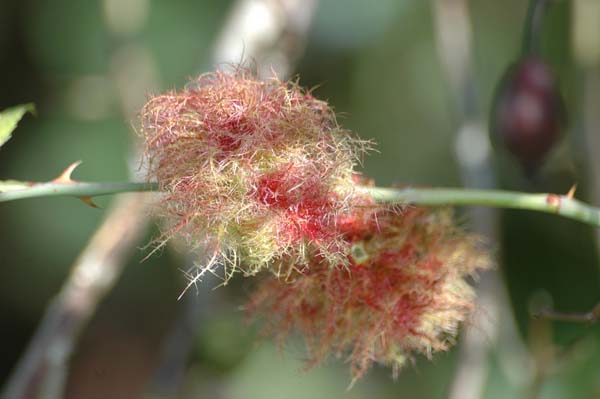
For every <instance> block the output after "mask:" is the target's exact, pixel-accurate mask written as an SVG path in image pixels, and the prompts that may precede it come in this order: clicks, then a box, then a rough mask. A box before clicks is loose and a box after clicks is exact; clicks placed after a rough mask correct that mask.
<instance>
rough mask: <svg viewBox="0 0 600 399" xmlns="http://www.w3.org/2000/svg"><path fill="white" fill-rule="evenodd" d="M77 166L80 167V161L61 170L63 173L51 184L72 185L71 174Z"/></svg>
mask: <svg viewBox="0 0 600 399" xmlns="http://www.w3.org/2000/svg"><path fill="white" fill-rule="evenodd" d="M79 165H81V161H76V162H73V163H72V164H71V165H69V166H67V168H66V169H65V170H63V172H62V173H61V174H60V175H58V177H57V178H56V179H54V180H52V183H62V184H70V183H73V180H72V179H71V174H72V173H73V171H74V170H75V168H77V167H78V166H79ZM84 202H85V201H84Z"/></svg>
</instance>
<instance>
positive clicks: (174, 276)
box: [0, 0, 600, 399]
mask: <svg viewBox="0 0 600 399" xmlns="http://www.w3.org/2000/svg"><path fill="white" fill-rule="evenodd" d="M115 4H121V6H120V7H117V6H116V5H115ZM123 4H125V5H126V6H123ZM230 6H231V2H229V1H219V0H203V1H200V0H198V1H191V0H189V1H184V0H174V1H168V2H167V1H159V0H122V1H121V2H119V1H118V0H104V1H78V0H54V1H51V2H49V1H39V0H37V1H35V0H2V1H1V2H0V60H1V62H0V72H1V73H0V108H5V107H8V106H11V105H15V104H19V103H24V102H34V103H35V104H36V105H37V109H38V112H37V116H36V117H31V116H28V117H26V118H25V120H24V121H23V122H22V123H21V125H20V126H19V128H18V130H17V131H16V134H15V136H14V137H13V139H12V140H11V141H10V142H9V143H8V144H6V145H5V146H4V147H3V148H2V150H1V151H0V179H9V178H10V179H22V180H34V181H36V180H38V181H43V180H49V179H51V178H53V177H55V176H56V175H57V174H58V173H59V172H60V171H61V170H62V169H64V167H66V166H67V165H68V164H70V163H71V162H73V161H76V160H79V159H81V160H83V165H82V166H81V167H80V168H79V169H78V171H77V172H76V174H75V177H76V178H79V179H82V180H91V181H103V180H104V181H109V180H123V179H127V178H128V160H129V159H130V158H131V154H132V148H131V144H132V142H133V140H132V137H133V135H132V132H133V128H132V126H135V124H136V120H135V109H136V107H137V106H139V105H140V104H141V103H142V102H143V99H144V93H151V92H157V91H161V90H166V89H170V88H178V87H182V86H183V85H184V84H185V82H186V81H187V79H188V78H189V77H192V76H194V75H196V74H198V73H200V72H203V71H208V70H211V69H212V68H213V65H211V61H210V60H211V51H212V49H213V42H214V40H215V38H216V36H217V34H218V33H219V30H220V29H221V27H222V24H223V21H224V18H225V17H226V15H227V12H228V10H229V8H230ZM469 6H470V12H471V18H472V24H473V40H474V42H473V47H474V48H473V63H474V68H473V76H472V79H473V80H474V81H475V82H476V84H477V87H478V90H479V97H478V98H479V104H478V105H479V107H481V109H483V110H488V109H489V108H490V104H491V102H492V97H493V92H494V88H495V85H496V83H497V82H498V80H499V78H500V77H501V75H502V73H503V71H504V69H505V68H506V67H507V65H508V64H509V63H510V62H512V61H514V59H515V57H516V55H517V53H518V50H519V48H520V35H521V30H522V25H523V20H524V17H525V12H526V8H527V5H526V2H524V1H523V0H505V1H497V0H496V1H494V0H479V1H471V2H469ZM115 9H116V10H118V12H117V11H114V10H115ZM124 10H125V11H124ZM571 12H572V10H571V4H570V2H569V1H560V2H557V3H556V4H555V5H554V6H553V7H552V10H551V13H550V15H549V16H548V23H547V24H546V28H545V33H544V43H545V45H544V50H543V54H544V56H545V58H546V59H547V60H548V61H549V62H550V63H551V64H552V65H553V66H554V67H555V70H556V71H557V72H558V74H559V76H560V84H561V88H562V90H563V93H564V95H565V99H566V104H567V109H568V112H569V122H570V123H569V126H570V128H569V131H568V135H567V136H566V138H565V140H563V142H561V144H560V146H559V147H558V148H557V149H556V151H555V153H554V154H553V155H552V156H551V157H550V158H549V161H548V162H547V164H546V165H545V166H544V168H543V169H542V171H541V173H540V176H539V177H538V178H537V179H536V180H535V182H531V181H529V180H527V179H525V178H524V177H523V176H521V175H520V172H519V169H518V167H517V166H516V165H515V164H513V163H512V161H511V160H510V158H507V157H505V156H503V155H502V154H500V156H499V161H498V162H497V166H498V167H497V173H498V176H499V181H500V186H501V187H502V188H508V189H519V190H525V191H553V192H566V191H567V190H568V189H569V187H570V186H571V185H572V184H573V183H578V184H579V188H578V197H579V198H581V199H583V200H591V199H590V196H589V195H588V192H589V191H590V187H591V186H592V185H591V183H593V182H590V181H589V176H592V175H593V174H592V173H590V171H589V170H588V164H589V162H588V160H586V158H585V151H584V147H585V143H584V138H583V137H582V133H581V129H580V125H581V118H582V117H583V116H582V111H581V109H582V104H581V102H582V100H581V91H582V89H581V88H582V85H583V83H582V77H581V76H582V73H583V72H582V70H581V66H580V65H578V64H577V62H576V61H575V60H574V58H573V55H572V54H573V52H572V49H571V41H570V38H571V31H572V24H573V22H572V18H571ZM599 17H600V16H599ZM599 21H600V19H599ZM296 72H297V73H298V74H299V76H300V82H301V84H302V85H304V86H306V87H312V86H316V85H319V88H318V89H317V90H316V95H317V96H318V97H320V98H323V99H327V100H329V101H330V102H331V103H332V104H333V106H334V107H335V109H336V110H337V111H338V112H340V113H342V115H343V116H341V117H340V120H341V123H342V124H343V125H344V126H345V127H347V128H349V129H351V130H353V131H356V132H357V133H358V134H359V135H360V136H361V137H363V138H366V139H373V140H374V141H375V142H377V143H378V149H379V152H377V153H374V154H372V155H371V156H370V157H368V158H367V159H366V160H365V165H364V169H365V173H366V174H368V175H370V176H372V177H374V178H375V179H376V180H377V182H378V183H379V184H381V185H389V184H392V183H402V184H409V185H416V186H459V185H460V184H461V180H460V170H459V166H458V164H457V162H456V160H455V155H454V150H453V146H454V137H455V134H456V129H457V128H458V120H457V118H458V116H457V115H456V114H455V108H454V106H453V105H452V97H451V95H450V92H449V86H448V83H447V82H446V79H445V76H444V73H443V68H442V66H441V62H440V59H439V55H438V52H437V49H436V39H435V31H434V20H433V18H432V8H431V2H428V1H423V0H378V1H377V2H367V1H364V0H323V1H321V2H320V4H319V6H318V9H317V12H316V16H315V20H314V23H313V25H312V27H311V30H310V34H309V37H308V42H307V49H306V52H305V54H304V56H303V57H302V59H301V60H300V63H299V65H298V67H297V69H296ZM148 81H151V82H153V85H152V87H142V88H140V87H139V86H140V85H141V84H143V82H148ZM123 88H126V89H125V90H124V89H123ZM596 105H597V106H600V104H596ZM596 184H599V183H596ZM110 200H111V199H110V198H101V199H99V200H98V202H99V203H100V204H101V205H102V206H104V207H106V206H108V204H109V202H110ZM105 212H106V211H105V210H103V209H100V210H98V209H92V208H89V207H87V206H85V205H83V204H82V203H80V202H78V201H76V200H73V199H68V198H67V199H65V198H44V199H34V200H25V201H19V202H15V203H5V204H1V205H0V320H1V322H0V323H1V329H0V331H1V334H2V344H1V345H0V348H1V354H2V355H1V356H0V377H2V381H4V380H5V379H6V378H7V377H8V375H9V373H10V370H11V369H12V367H13V366H14V365H15V363H16V361H17V359H18V358H19V355H20V354H22V352H23V351H24V349H25V347H26V344H27V342H28V340H29V338H30V337H31V335H32V334H33V332H34V331H35V328H36V326H37V323H38V322H39V320H40V318H41V316H42V314H43V312H44V310H45V307H46V306H47V304H48V302H49V300H50V299H51V298H53V296H54V295H56V294H57V292H58V291H59V289H60V287H61V284H62V282H63V281H64V279H65V278H66V276H67V274H68V272H69V268H70V266H71V265H72V263H73V261H74V260H75V259H76V257H77V255H78V253H79V251H80V250H81V248H83V247H84V246H85V244H86V242H87V241H88V239H89V238H90V236H91V235H92V234H93V232H94V229H95V228H96V226H97V225H98V224H99V223H100V221H101V220H102V217H103V215H104V214H105ZM501 221H502V231H501V234H500V237H501V240H500V241H499V242H495V243H492V247H493V248H495V251H496V252H497V253H498V254H499V256H500V262H499V263H500V264H499V265H498V268H497V272H498V273H499V274H500V275H501V278H502V281H503V283H505V286H506V289H507V292H508V294H509V299H510V307H509V308H508V309H507V310H508V311H509V312H511V313H509V315H510V314H512V315H514V319H515V321H516V335H515V336H514V338H515V339H517V340H519V342H520V346H519V345H517V346H515V345H511V346H504V345H505V344H506V343H505V342H504V341H503V340H502V339H495V338H494V337H487V336H486V337H484V341H486V342H487V343H488V344H489V345H490V346H492V350H491V352H490V354H489V355H488V356H486V363H485V367H487V370H488V372H489V374H488V377H487V379H486V384H485V388H484V393H483V395H484V397H485V398H512V397H530V396H529V395H530V393H531V392H532V389H533V388H532V385H535V386H536V388H535V389H536V390H537V391H538V392H539V396H540V397H543V398H594V397H596V398H597V397H600V342H599V341H598V339H599V338H600V331H599V329H598V326H588V325H577V324H566V323H554V324H549V323H543V322H542V323H541V326H540V325H539V324H540V323H536V322H533V321H532V320H531V319H530V316H529V311H530V305H531V302H532V300H533V301H535V300H536V299H535V298H540V297H542V298H546V299H544V301H546V302H548V301H550V300H551V303H552V305H553V306H554V307H555V308H556V309H559V310H562V311H568V312H584V311H588V310H589V309H591V308H592V307H593V306H594V304H595V303H596V302H597V301H599V300H600V295H599V292H600V290H599V283H600V280H599V275H598V271H599V269H598V258H597V248H596V241H595V236H594V233H595V232H594V231H593V230H592V229H590V228H588V227H586V226H582V225H580V224H578V223H576V222H571V221H567V220H561V219H559V218H557V217H554V216H551V215H539V214H533V213H525V212H516V211H514V212H513V211H504V212H502V214H501ZM150 234H154V233H150ZM150 238H151V235H149V236H148V238H147V239H146V241H148V240H150ZM145 253H146V252H144V251H143V250H139V251H137V252H136V253H135V255H134V257H133V259H131V262H130V264H129V265H128V266H127V268H126V269H125V273H124V275H123V276H122V278H121V279H120V280H119V283H118V285H117V286H116V287H115V289H114V290H113V291H112V293H111V294H110V296H109V297H108V298H107V300H106V301H105V302H103V303H102V304H101V307H100V309H99V311H98V312H97V313H96V315H95V316H94V318H93V320H92V322H91V324H90V325H89V327H88V328H87V329H86V331H85V332H84V334H83V336H82V338H81V340H80V342H79V345H78V348H77V351H76V354H75V356H74V358H73V361H72V363H71V369H70V371H69V380H68V387H67V396H68V397H71V398H87V397H112V398H117V397H140V396H141V395H142V394H145V395H148V396H150V395H152V394H159V393H160V390H158V389H157V390H155V389H154V388H153V382H152V381H153V379H156V378H158V377H157V376H156V370H157V368H158V366H159V364H160V363H161V358H160V356H161V345H162V342H164V339H165V337H166V336H167V335H168V334H169V331H170V330H171V328H172V326H173V324H174V323H176V321H177V320H178V319H179V318H180V317H181V314H184V313H185V312H186V310H185V309H182V308H183V307H184V305H183V303H182V302H177V300H176V299H177V296H178V294H179V292H180V291H181V289H182V287H183V286H184V284H185V280H184V279H183V276H182V273H181V272H180V271H179V269H180V268H185V262H186V260H185V257H184V256H183V255H182V254H181V253H179V252H177V251H174V250H170V249H169V250H166V251H164V252H163V253H162V254H161V255H160V256H153V257H151V258H150V259H149V260H147V261H145V262H143V263H141V262H140V260H141V259H142V258H143V256H144V254H145ZM247 290H248V288H247V286H246V283H245V282H243V281H237V282H236V283H235V284H233V285H232V286H231V287H226V288H221V289H219V290H216V291H212V290H208V292H206V293H203V294H202V295H200V296H198V297H194V294H193V293H192V292H191V293H190V294H188V295H191V296H192V298H191V299H188V301H190V302H194V303H196V305H197V309H198V312H200V313H202V315H201V316H198V318H197V320H198V322H197V326H196V328H195V329H194V332H193V335H194V339H193V347H192V349H191V352H190V355H189V358H188V359H187V362H186V367H185V369H184V375H183V376H182V379H181V384H180V386H178V387H177V389H176V390H175V392H171V393H165V394H164V395H165V397H182V398H187V397H210V398H232V399H233V398H247V399H249V398H260V399H269V398H284V397H285V398H314V399H316V398H324V399H325V398H337V397H340V398H341V397H344V398H362V397H369V398H392V397H393V398H398V397H406V398H442V397H447V395H448V389H449V388H448V387H449V385H450V384H451V381H452V379H453V378H454V372H455V370H456V367H457V365H458V363H459V362H460V361H461V360H460V356H459V350H456V349H455V350H452V351H450V352H449V353H447V354H438V355H436V356H434V358H433V361H429V360H427V359H422V358H420V359H417V361H416V362H415V363H414V364H410V365H408V366H407V367H406V368H405V369H404V370H403V372H402V373H401V375H400V378H399V379H398V380H397V381H396V382H394V381H392V379H391V373H390V371H389V370H386V369H383V368H377V367H376V368H375V369H374V370H372V372H370V373H369V374H368V375H367V376H366V377H365V378H364V379H363V380H361V381H360V382H359V383H358V384H357V385H356V386H355V387H354V388H353V389H352V390H350V391H346V387H347V386H348V383H349V381H350V379H349V374H348V370H347V368H346V366H345V365H344V364H343V361H342V360H340V359H332V360H331V361H329V362H327V363H326V364H324V365H322V366H321V367H318V368H316V369H314V370H311V371H309V372H304V371H302V367H303V363H302V361H303V355H302V350H301V345H300V344H299V343H297V344H294V343H292V344H291V345H290V347H288V348H286V350H285V351H284V353H278V352H277V350H276V348H275V347H274V346H273V345H272V344H271V343H269V342H261V341H260V340H257V335H256V331H255V330H256V329H255V328H252V327H249V326H247V325H246V324H245V322H244V318H243V314H242V312H241V311H240V310H239V306H240V305H241V304H243V301H244V298H245V297H246V295H247ZM186 306H187V305H186ZM491 322H492V323H494V320H491ZM475 330H476V328H475ZM506 345H508V344H506ZM536 345H537V346H536ZM539 347H542V349H541V352H542V353H546V352H552V353H553V354H554V355H553V356H551V364H549V365H547V366H548V371H547V372H545V373H543V378H541V377H540V378H537V379H536V377H531V376H532V375H534V376H538V377H539V375H540V373H536V371H535V370H534V369H535V368H536V367H539V364H538V363H539V362H538V363H536V353H540V349H539ZM514 348H521V350H522V353H517V354H515V358H519V359H525V362H523V361H517V360H515V361H514V362H512V363H511V359H512V358H511V356H509V355H510V352H511V350H514ZM528 348H529V351H528ZM507 354H508V355H507ZM157 392H158V393H157ZM161 397H162V396H161Z"/></svg>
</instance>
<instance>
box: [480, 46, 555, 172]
mask: <svg viewBox="0 0 600 399" xmlns="http://www.w3.org/2000/svg"><path fill="white" fill-rule="evenodd" d="M565 116H566V115H565V109H564V104H563V101H562V97H561V95H560V92H559V90H558V87H557V83H556V79H555V76H554V74H553V73H552V70H551V69H550V67H549V66H548V65H547V64H545V63H544V62H543V61H541V60H540V59H538V58H535V57H529V58H525V59H523V60H521V61H519V62H518V63H517V64H515V65H513V66H511V67H510V68H509V69H508V70H507V72H506V74H505V76H504V78H503V79H502V80H501V82H500V85H499V88H498V90H497V94H496V98H495V101H494V106H493V109H492V124H491V128H492V133H493V134H494V136H495V137H494V139H495V141H496V142H499V143H500V144H501V145H503V146H505V147H506V148H507V149H508V150H509V151H510V152H511V153H512V154H513V155H514V156H515V158H516V159H517V160H518V161H519V163H520V164H521V165H522V166H523V167H524V168H525V170H526V171H527V172H532V171H534V170H535V169H536V168H537V167H538V166H539V165H540V164H541V163H542V161H543V160H544V158H545V157H546V155H548V153H549V152H550V150H551V149H552V147H553V146H554V145H555V144H556V143H557V141H558V139H559V138H560V134H561V130H562V128H563V127H564V125H565V120H566V118H565Z"/></svg>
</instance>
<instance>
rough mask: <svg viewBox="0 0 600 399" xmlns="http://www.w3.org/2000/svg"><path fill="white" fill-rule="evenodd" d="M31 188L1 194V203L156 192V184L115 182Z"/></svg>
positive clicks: (52, 183)
mask: <svg viewBox="0 0 600 399" xmlns="http://www.w3.org/2000/svg"><path fill="white" fill-rule="evenodd" d="M28 185H29V187H27V188H20V189H15V190H7V191H4V192H0V202H6V201H15V200H20V199H26V198H37V197H57V196H71V197H98V196H101V195H109V194H118V193H125V192H134V191H156V190H157V188H158V187H157V185H156V184H154V183H135V182H113V183H88V182H72V183H54V182H49V183H34V184H31V183H28Z"/></svg>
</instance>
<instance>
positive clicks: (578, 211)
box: [366, 187, 600, 227]
mask: <svg viewBox="0 0 600 399" xmlns="http://www.w3.org/2000/svg"><path fill="white" fill-rule="evenodd" d="M366 191H368V192H369V193H371V194H372V195H373V197H374V198H375V199H377V200H378V201H380V202H385V203H409V204H415V205H425V206H441V205H479V206H490V207H495V208H509V209H527V210H530V211H537V212H545V213H553V214H556V215H560V216H562V217H565V218H568V219H574V220H578V221H580V222H583V223H586V224H589V225H592V226H596V227H600V208H596V207H593V206H590V205H587V204H585V203H583V202H581V201H578V200H576V199H574V198H570V197H569V196H567V195H557V194H527V193H520V192H515V191H503V190H469V189H452V188H427V189H414V188H405V189H391V188H379V187H374V188H369V189H366Z"/></svg>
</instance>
